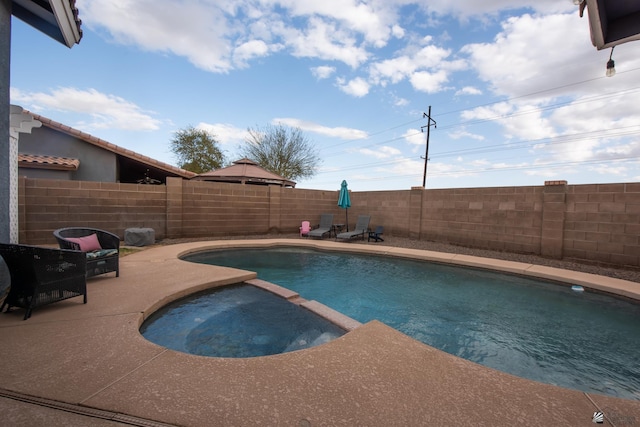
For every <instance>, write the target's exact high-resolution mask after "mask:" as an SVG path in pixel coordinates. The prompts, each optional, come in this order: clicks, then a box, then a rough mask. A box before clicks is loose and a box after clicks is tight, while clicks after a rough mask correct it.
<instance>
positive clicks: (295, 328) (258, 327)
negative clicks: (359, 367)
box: [140, 285, 345, 357]
mask: <svg viewBox="0 0 640 427" xmlns="http://www.w3.org/2000/svg"><path fill="white" fill-rule="evenodd" d="M140 332H141V333H142V335H143V336H144V337H145V338H146V339H148V340H149V341H152V342H154V343H156V344H158V345H161V346H163V347H167V348H170V349H173V350H177V351H182V352H184V353H190V354H196V355H200V356H216V357H255V356H267V355H270V354H279V353H286V352H289V351H293V350H302V349H305V348H310V347H313V346H316V345H319V344H324V343H326V342H329V341H331V340H333V339H335V338H337V337H339V336H341V335H344V333H345V331H344V330H342V329H341V328H339V327H337V326H336V325H334V324H333V323H331V322H329V321H328V320H326V319H324V318H322V317H320V316H318V315H316V314H315V313H312V312H310V311H308V310H307V309H305V308H302V307H300V306H298V305H296V304H293V303H291V302H289V301H287V300H285V299H283V298H280V297H278V296H276V295H274V294H272V293H271V292H268V291H265V290H263V289H259V288H256V287H254V286H250V285H236V286H225V287H223V288H219V289H214V290H210V291H207V292H206V293H200V294H196V295H192V296H190V297H187V298H184V299H181V300H178V301H174V302H173V303H171V304H169V305H167V306H165V307H163V308H162V309H161V310H158V311H157V312H155V313H153V314H152V315H151V316H150V317H149V318H148V319H147V320H146V321H145V322H144V323H143V325H142V327H141V328H140Z"/></svg>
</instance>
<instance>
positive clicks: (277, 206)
mask: <svg viewBox="0 0 640 427" xmlns="http://www.w3.org/2000/svg"><path fill="white" fill-rule="evenodd" d="M281 209H282V187H280V186H278V185H270V186H269V233H278V232H280V231H282V230H281V228H282V224H281V223H280V211H281Z"/></svg>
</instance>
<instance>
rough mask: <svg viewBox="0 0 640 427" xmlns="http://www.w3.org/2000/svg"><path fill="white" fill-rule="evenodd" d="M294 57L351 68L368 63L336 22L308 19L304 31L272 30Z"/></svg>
mask: <svg viewBox="0 0 640 427" xmlns="http://www.w3.org/2000/svg"><path fill="white" fill-rule="evenodd" d="M274 32H275V33H277V34H278V35H279V36H280V37H282V38H283V40H284V41H283V43H285V44H286V45H287V46H288V47H289V48H290V49H291V54H292V55H293V56H296V57H305V58H318V59H322V60H327V61H341V62H344V63H345V64H347V65H349V66H350V67H352V68H356V67H358V66H359V65H360V64H362V63H363V62H364V61H366V60H367V58H368V56H369V53H368V52H367V51H366V49H365V48H363V47H361V46H358V43H357V40H356V38H355V37H354V35H352V34H351V32H350V31H348V30H347V29H343V28H340V27H339V26H338V25H337V24H336V23H335V22H331V21H326V20H324V19H322V18H319V17H311V18H310V19H309V21H308V25H307V27H306V28H302V29H298V28H292V27H284V25H282V26H280V27H274Z"/></svg>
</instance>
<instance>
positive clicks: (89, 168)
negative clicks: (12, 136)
mask: <svg viewBox="0 0 640 427" xmlns="http://www.w3.org/2000/svg"><path fill="white" fill-rule="evenodd" d="M18 145H19V151H20V153H24V154H34V155H47V156H59V157H68V158H73V159H78V160H80V166H79V167H78V170H76V171H74V172H72V173H71V175H70V177H71V179H73V180H77V181H97V182H116V180H117V175H116V174H117V167H116V164H117V158H116V155H115V154H114V153H112V152H110V151H107V150H104V149H102V148H100V147H96V146H95V145H92V144H88V143H87V142H85V141H82V140H79V139H78V138H74V137H73V136H71V135H68V134H65V133H62V132H59V131H57V130H54V129H51V128H49V127H47V126H41V127H39V128H34V129H33V130H32V131H31V134H25V133H23V134H20V139H19V141H18ZM20 175H24V176H27V177H29V178H37V177H39V175H37V174H35V173H34V172H33V169H26V168H20Z"/></svg>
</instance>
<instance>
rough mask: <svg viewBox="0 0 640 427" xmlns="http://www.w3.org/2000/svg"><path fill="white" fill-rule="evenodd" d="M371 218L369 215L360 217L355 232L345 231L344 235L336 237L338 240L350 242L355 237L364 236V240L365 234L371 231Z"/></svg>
mask: <svg viewBox="0 0 640 427" xmlns="http://www.w3.org/2000/svg"><path fill="white" fill-rule="evenodd" d="M370 220H371V217H370V216H369V215H359V216H358V221H357V222H356V227H355V228H354V229H353V231H345V232H344V233H340V234H338V235H337V236H336V240H337V239H344V240H349V239H353V238H354V237H358V236H362V240H364V234H365V233H367V232H368V231H369V221H370Z"/></svg>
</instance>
